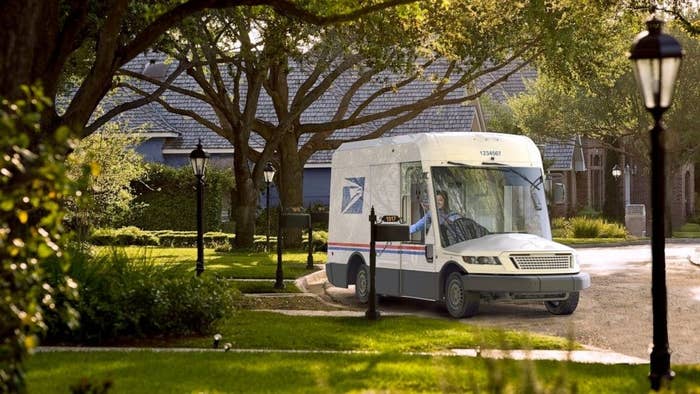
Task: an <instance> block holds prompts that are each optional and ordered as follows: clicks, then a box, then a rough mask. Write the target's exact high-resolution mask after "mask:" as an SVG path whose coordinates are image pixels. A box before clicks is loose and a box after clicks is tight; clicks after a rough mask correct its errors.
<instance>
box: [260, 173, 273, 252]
mask: <svg viewBox="0 0 700 394" xmlns="http://www.w3.org/2000/svg"><path fill="white" fill-rule="evenodd" d="M263 175H264V176H265V185H266V186H267V190H266V192H265V199H266V202H265V211H266V213H267V235H266V243H265V251H266V252H269V251H270V183H272V180H273V179H274V178H275V167H273V166H272V163H270V162H269V161H268V162H267V164H266V165H265V169H263Z"/></svg>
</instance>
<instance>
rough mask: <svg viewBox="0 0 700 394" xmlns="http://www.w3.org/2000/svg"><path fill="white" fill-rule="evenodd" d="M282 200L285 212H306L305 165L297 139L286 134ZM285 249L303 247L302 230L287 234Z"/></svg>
mask: <svg viewBox="0 0 700 394" xmlns="http://www.w3.org/2000/svg"><path fill="white" fill-rule="evenodd" d="M279 152H280V160H281V168H280V171H281V174H280V178H279V180H280V190H279V192H280V200H281V202H282V206H283V207H284V209H285V211H287V212H289V211H299V212H301V211H303V210H304V190H303V186H302V185H303V182H304V163H302V161H301V158H300V156H299V151H298V147H297V138H296V136H295V135H294V134H293V133H285V134H284V136H283V137H282V139H281V140H280V149H279ZM284 246H285V247H300V246H301V230H300V229H296V230H295V229H292V230H290V231H287V232H285V239H284Z"/></svg>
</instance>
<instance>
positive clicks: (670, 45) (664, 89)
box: [629, 15, 683, 119]
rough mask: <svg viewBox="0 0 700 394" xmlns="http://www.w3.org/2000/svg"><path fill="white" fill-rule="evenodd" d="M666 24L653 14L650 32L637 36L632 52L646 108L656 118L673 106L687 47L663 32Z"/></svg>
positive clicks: (630, 57) (631, 56)
mask: <svg viewBox="0 0 700 394" xmlns="http://www.w3.org/2000/svg"><path fill="white" fill-rule="evenodd" d="M663 23H664V22H663V21H662V20H660V19H658V18H657V17H656V16H655V15H652V17H651V18H649V20H648V21H647V22H646V25H647V30H646V31H643V32H641V33H639V34H638V35H637V37H635V39H634V41H633V42H632V48H631V49H630V53H629V59H630V60H632V63H633V70H634V76H635V78H636V80H637V86H638V87H639V90H640V92H641V94H642V99H643V100H644V106H645V107H646V109H647V110H648V111H649V112H651V113H652V115H653V116H654V119H656V118H657V117H660V116H661V114H663V113H664V112H665V111H666V110H667V109H668V107H670V106H671V99H672V98H673V90H674V87H675V85H676V77H677V76H678V70H679V69H680V66H681V60H682V59H683V48H681V44H680V43H679V42H678V40H676V39H675V38H673V36H670V35H668V34H665V33H662V32H661V27H662V26H663Z"/></svg>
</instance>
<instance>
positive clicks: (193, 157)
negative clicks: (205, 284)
mask: <svg viewBox="0 0 700 394" xmlns="http://www.w3.org/2000/svg"><path fill="white" fill-rule="evenodd" d="M207 161H209V154H208V153H207V152H205V151H204V149H202V140H199V143H198V144H197V148H195V149H194V150H193V151H192V153H190V163H192V170H194V176H195V178H197V265H196V267H195V272H196V273H197V276H199V275H201V274H202V272H204V240H203V238H204V237H203V225H202V203H203V201H202V200H204V171H205V170H206V166H207Z"/></svg>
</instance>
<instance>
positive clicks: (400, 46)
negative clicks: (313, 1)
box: [126, 0, 627, 241]
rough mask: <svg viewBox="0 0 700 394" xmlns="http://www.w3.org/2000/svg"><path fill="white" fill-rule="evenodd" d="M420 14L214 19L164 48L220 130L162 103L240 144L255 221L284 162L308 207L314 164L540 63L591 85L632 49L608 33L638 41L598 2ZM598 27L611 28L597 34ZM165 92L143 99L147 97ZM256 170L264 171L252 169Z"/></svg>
mask: <svg viewBox="0 0 700 394" xmlns="http://www.w3.org/2000/svg"><path fill="white" fill-rule="evenodd" d="M416 7H418V10H417V11H415V10H414V12H413V13H411V14H410V15H407V14H405V13H404V12H403V11H402V10H385V11H383V12H381V13H375V14H372V15H367V16H365V17H362V18H360V19H358V20H355V21H353V22H348V23H345V24H342V25H336V26H329V27H325V28H323V29H317V28H313V26H309V25H306V26H304V25H300V24H299V23H296V22H295V21H291V20H288V19H285V18H284V17H280V16H278V15H274V14H270V13H269V12H264V11H260V10H249V9H246V10H244V11H240V10H239V11H235V12H233V13H229V14H222V13H214V14H210V16H209V17H208V18H207V19H206V21H207V23H206V24H197V25H196V26H190V27H189V28H187V29H185V28H183V29H182V30H180V31H179V32H177V35H176V36H174V37H172V39H171V40H170V42H169V43H168V44H167V45H164V48H166V49H167V48H175V51H172V52H171V54H172V55H173V56H175V57H176V58H178V59H179V60H180V62H181V63H180V64H181V65H182V64H185V63H186V64H187V67H188V71H187V72H188V74H189V75H190V76H191V77H192V78H194V79H195V80H196V82H197V85H198V88H197V89H196V90H187V91H185V90H183V89H182V88H181V87H174V88H172V90H173V91H175V92H178V93H181V94H185V95H188V96H189V97H192V98H195V99H198V100H201V101H204V102H206V103H208V104H209V105H210V106H212V108H213V109H214V112H215V114H216V119H214V121H213V122H212V119H206V118H205V117H203V116H201V114H196V113H193V112H192V111H191V110H187V109H186V108H175V107H174V106H173V105H172V104H171V103H169V102H168V101H167V100H165V99H158V102H159V103H161V105H163V106H164V107H165V108H167V109H168V110H170V111H173V112H176V113H180V114H184V115H187V116H191V117H192V118H194V119H197V121H199V122H200V123H201V124H202V125H204V126H205V127H207V128H209V129H211V130H214V131H216V132H217V133H219V134H220V135H222V136H224V137H225V138H227V139H228V140H229V141H231V143H232V145H233V146H234V150H235V152H236V153H235V159H234V160H235V163H234V167H235V168H236V184H237V187H236V190H237V191H236V193H237V197H238V198H237V202H238V204H239V208H241V209H240V211H239V214H240V215H249V214H251V213H253V212H254V208H255V203H256V201H257V189H258V187H259V186H260V185H261V181H262V167H263V166H264V164H265V162H266V161H267V160H269V159H270V158H271V157H272V156H273V153H274V152H275V150H276V151H277V154H275V155H274V160H276V161H278V168H280V179H281V180H282V182H281V190H280V191H281V198H282V202H283V204H284V205H285V206H286V207H295V206H300V205H301V203H302V190H301V184H302V182H301V176H302V170H303V166H304V164H305V163H306V161H307V160H308V159H309V158H310V157H311V155H312V154H314V153H315V152H317V151H319V150H327V149H334V148H336V147H338V146H339V145H340V144H341V143H343V142H346V141H348V140H356V139H369V138H376V137H379V136H381V135H383V134H384V133H386V132H387V131H389V130H391V129H392V128H394V127H396V126H397V125H400V124H402V123H405V122H407V121H409V120H411V119H414V118H415V117H416V116H419V115H420V114H421V113H422V112H423V111H425V110H426V109H428V108H432V107H436V106H442V105H456V104H459V103H464V102H468V101H470V100H473V99H475V98H477V97H479V96H480V95H481V94H483V93H484V92H486V91H488V90H489V89H490V88H491V87H493V86H495V85H496V84H498V83H499V82H502V81H504V80H506V79H507V78H508V76H510V75H512V74H513V73H515V72H517V71H518V70H519V69H520V68H522V67H524V66H526V65H527V64H530V63H532V64H537V65H539V66H541V67H543V68H547V69H548V70H550V72H551V73H553V74H557V75H560V76H562V77H566V78H568V79H574V80H579V81H580V80H585V79H586V78H587V77H588V76H589V75H595V74H597V73H602V72H603V71H602V70H604V69H607V68H608V67H609V66H610V64H615V60H614V59H610V58H609V55H608V54H609V53H610V52H611V51H610V50H609V49H610V48H616V47H617V46H619V45H620V43H621V40H620V39H619V38H618V39H613V38H616V37H611V36H610V34H608V33H609V31H623V32H624V31H627V28H623V29H620V28H619V27H620V26H622V27H624V26H626V23H627V20H622V21H618V20H619V18H613V13H612V12H613V11H615V10H613V9H608V8H605V7H602V6H597V5H596V4H595V3H594V4H589V3H587V2H584V3H580V2H574V1H572V2H568V1H562V2H560V3H558V4H557V5H542V4H533V3H530V4H519V3H518V4H503V3H502V2H499V1H492V0H480V1H453V2H449V3H446V2H439V1H426V2H422V3H420V6H416ZM416 15H419V16H420V18H416ZM494 15H498V18H495V17H494ZM592 17H595V18H598V19H601V20H603V21H604V22H603V23H598V24H591V23H590V22H589V20H590V19H591V18H592ZM251 31H255V32H256V33H257V34H258V35H259V37H253V36H251V34H250V32H251ZM603 31H605V33H606V34H603ZM388 42H391V43H392V45H387V43H388ZM233 44H235V45H233ZM584 59H585V61H584ZM222 64H227V65H228V66H222ZM126 74H128V75H129V76H131V77H136V78H141V79H145V80H148V79H146V78H143V77H142V76H140V75H138V74H137V73H126ZM299 78H301V80H299ZM148 82H151V83H154V84H155V85H156V86H158V87H160V88H161V89H162V88H167V86H168V85H169V83H168V82H167V81H166V82H159V81H156V80H148ZM416 84H422V86H424V87H425V88H424V89H423V90H422V91H421V93H420V95H418V96H416V97H413V98H412V99H411V100H402V99H401V97H402V95H403V92H404V91H405V90H408V89H411V88H412V87H413V86H415V85H416ZM131 87H132V88H134V86H133V85H132V86H131ZM154 89H155V88H152V89H150V90H144V89H137V88H134V89H133V90H135V91H137V92H139V93H140V94H142V95H143V96H144V97H148V96H149V95H152V94H153V92H154V91H155V90H154ZM262 91H264V92H265V93H266V96H267V97H269V98H270V100H271V101H272V105H273V106H274V109H275V116H274V119H270V118H265V117H260V116H258V113H257V109H258V103H259V101H260V100H262V99H263V98H261V92H262ZM329 95H335V97H336V98H337V100H335V107H334V108H332V109H331V110H332V111H331V112H332V113H331V115H329V116H328V117H327V118H325V119H312V120H309V119H308V118H306V117H305V116H304V115H305V114H306V113H308V112H309V110H310V108H312V107H313V106H314V105H318V104H319V102H321V101H323V100H324V99H325V100H326V101H328V100H327V98H328V97H329ZM353 127H354V128H358V127H361V128H363V129H364V130H365V132H364V133H362V134H361V136H360V137H356V136H354V137H352V138H349V139H348V138H342V137H340V138H339V135H338V134H337V133H336V132H337V131H339V130H343V129H348V128H353ZM251 137H253V138H251ZM255 137H259V138H262V139H264V140H265V144H264V149H262V151H261V152H257V151H255V149H253V148H254V146H253V147H252V146H250V145H249V144H250V143H251V141H252V142H253V143H258V142H259V138H258V139H256V138H255ZM249 162H252V163H257V165H254V166H253V167H252V169H251V168H249V166H248V163H249ZM261 164H262V165H261ZM278 184H279V182H278ZM248 223H250V224H251V225H252V223H253V220H252V216H251V217H248V218H243V217H239V218H237V224H238V225H239V226H242V227H239V228H242V229H243V230H242V231H243V234H246V235H247V236H246V237H241V238H237V239H240V241H244V240H246V239H249V240H251V241H252V231H253V230H252V227H247V224H248Z"/></svg>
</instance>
